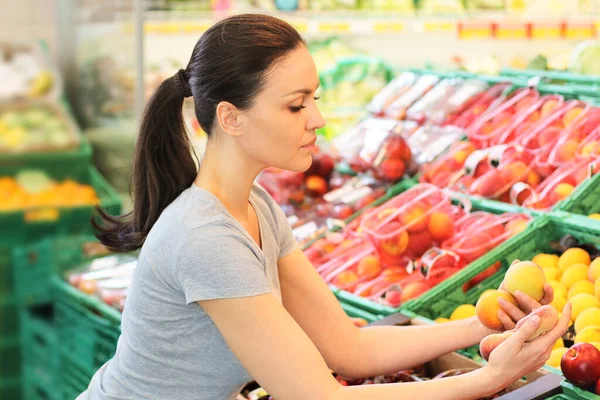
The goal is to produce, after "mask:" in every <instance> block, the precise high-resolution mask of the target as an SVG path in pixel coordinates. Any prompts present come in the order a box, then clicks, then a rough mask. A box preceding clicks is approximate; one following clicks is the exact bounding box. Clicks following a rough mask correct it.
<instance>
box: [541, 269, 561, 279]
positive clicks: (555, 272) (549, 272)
mask: <svg viewBox="0 0 600 400" xmlns="http://www.w3.org/2000/svg"><path fill="white" fill-rule="evenodd" d="M544 274H545V275H546V282H548V281H555V280H557V279H559V274H560V270H559V269H558V268H544Z"/></svg>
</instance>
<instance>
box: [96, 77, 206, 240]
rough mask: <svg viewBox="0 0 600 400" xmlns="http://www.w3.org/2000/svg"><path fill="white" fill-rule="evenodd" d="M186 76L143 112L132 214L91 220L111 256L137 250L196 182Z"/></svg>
mask: <svg viewBox="0 0 600 400" xmlns="http://www.w3.org/2000/svg"><path fill="white" fill-rule="evenodd" d="M185 74H186V72H185V71H183V70H180V71H179V72H178V73H177V74H175V76H173V77H171V78H168V79H166V80H165V81H164V82H163V83H162V84H161V85H160V86H159V88H158V89H157V90H156V92H154V94H153V95H152V98H151V99H150V101H149V102H148V104H147V106H146V109H145V111H144V116H143V118H142V122H141V126H140V130H139V134H138V139H137V143H136V146H135V150H134V155H133V166H132V175H131V192H132V193H131V195H132V197H133V205H134V209H133V211H132V212H130V213H128V214H126V215H123V216H121V217H115V216H111V215H109V214H108V213H106V212H104V211H103V210H101V209H100V208H98V209H97V211H98V213H99V220H96V219H93V220H92V225H93V226H94V228H95V229H96V230H97V232H96V237H97V238H98V239H99V240H100V241H101V242H102V243H103V244H104V245H105V246H106V247H108V248H109V249H111V250H113V251H118V252H127V251H133V250H136V249H139V248H140V247H141V246H142V245H143V244H144V241H145V240H146V236H147V235H148V232H149V231H150V229H151V228H152V226H154V224H155V223H156V221H157V220H158V217H159V216H160V214H161V213H162V212H163V210H164V209H165V208H166V207H167V206H168V205H169V204H170V203H171V202H173V200H175V199H176V198H177V197H178V196H179V195H180V194H181V193H182V192H183V191H184V190H185V189H187V188H188V187H190V186H191V185H192V183H193V182H194V180H195V178H196V175H197V165H196V162H195V159H194V156H192V151H191V146H190V141H189V138H188V135H187V132H186V129H185V124H184V122H183V114H182V107H183V100H184V98H185V97H188V96H191V90H190V87H189V84H188V83H187V79H186V77H185Z"/></svg>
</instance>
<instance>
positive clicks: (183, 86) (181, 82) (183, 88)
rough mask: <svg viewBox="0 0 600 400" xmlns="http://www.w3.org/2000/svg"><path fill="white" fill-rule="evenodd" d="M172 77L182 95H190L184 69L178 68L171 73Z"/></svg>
mask: <svg viewBox="0 0 600 400" xmlns="http://www.w3.org/2000/svg"><path fill="white" fill-rule="evenodd" d="M173 78H175V82H177V86H179V91H180V92H181V94H182V96H183V97H191V96H192V88H190V85H189V83H188V81H187V79H185V70H183V69H180V70H179V71H177V73H176V74H175V75H173Z"/></svg>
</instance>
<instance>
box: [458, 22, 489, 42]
mask: <svg viewBox="0 0 600 400" xmlns="http://www.w3.org/2000/svg"><path fill="white" fill-rule="evenodd" d="M458 37H459V38H460V39H461V40H473V39H487V38H490V37H492V26H491V24H489V23H486V22H482V23H460V24H458Z"/></svg>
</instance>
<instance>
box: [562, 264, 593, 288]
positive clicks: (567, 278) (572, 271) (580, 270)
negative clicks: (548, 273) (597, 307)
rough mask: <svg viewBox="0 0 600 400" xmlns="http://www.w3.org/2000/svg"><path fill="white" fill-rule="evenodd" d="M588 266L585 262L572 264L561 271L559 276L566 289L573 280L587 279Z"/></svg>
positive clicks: (571, 284)
mask: <svg viewBox="0 0 600 400" xmlns="http://www.w3.org/2000/svg"><path fill="white" fill-rule="evenodd" d="M587 272H588V266H587V265H585V264H574V265H571V266H570V267H568V268H567V269H566V270H565V271H563V274H562V276H561V277H560V283H562V284H563V285H564V286H565V287H566V288H567V289H569V288H571V286H573V284H574V283H575V282H578V281H585V280H587Z"/></svg>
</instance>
